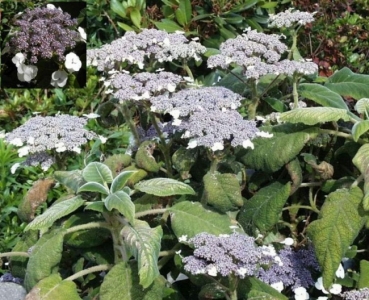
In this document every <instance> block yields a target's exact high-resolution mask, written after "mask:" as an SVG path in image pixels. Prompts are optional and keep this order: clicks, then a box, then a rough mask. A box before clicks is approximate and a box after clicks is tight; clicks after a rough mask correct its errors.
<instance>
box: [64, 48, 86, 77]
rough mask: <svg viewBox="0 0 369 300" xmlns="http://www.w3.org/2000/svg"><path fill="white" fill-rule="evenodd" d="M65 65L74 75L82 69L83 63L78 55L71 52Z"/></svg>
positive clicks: (66, 57) (66, 58)
mask: <svg viewBox="0 0 369 300" xmlns="http://www.w3.org/2000/svg"><path fill="white" fill-rule="evenodd" d="M64 65H65V67H66V68H67V70H68V71H69V72H71V73H72V72H78V71H79V69H80V68H81V67H82V62H81V60H80V59H79V57H78V55H77V54H75V53H73V52H71V53H68V54H67V55H66V56H65V63H64Z"/></svg>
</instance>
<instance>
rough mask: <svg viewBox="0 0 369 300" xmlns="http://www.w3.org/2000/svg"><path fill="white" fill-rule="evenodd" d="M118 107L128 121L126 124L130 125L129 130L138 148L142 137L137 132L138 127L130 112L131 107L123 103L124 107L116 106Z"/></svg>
mask: <svg viewBox="0 0 369 300" xmlns="http://www.w3.org/2000/svg"><path fill="white" fill-rule="evenodd" d="M116 107H117V108H118V109H119V110H120V111H121V113H122V114H123V116H124V119H125V120H126V122H127V123H128V126H129V129H130V130H131V132H132V134H133V137H134V139H135V143H136V146H138V145H139V144H140V136H139V134H138V132H137V127H136V124H135V122H133V119H132V116H131V113H130V111H129V107H128V105H127V103H123V104H122V106H119V105H116Z"/></svg>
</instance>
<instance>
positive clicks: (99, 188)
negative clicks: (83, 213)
mask: <svg viewBox="0 0 369 300" xmlns="http://www.w3.org/2000/svg"><path fill="white" fill-rule="evenodd" d="M80 192H95V193H101V194H103V195H109V190H108V188H107V187H106V186H104V185H102V184H101V183H98V182H87V183H85V184H84V185H82V186H81V187H80V188H79V189H78V193H80Z"/></svg>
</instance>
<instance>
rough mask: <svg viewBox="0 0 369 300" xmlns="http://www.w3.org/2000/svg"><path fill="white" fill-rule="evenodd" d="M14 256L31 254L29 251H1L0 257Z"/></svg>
mask: <svg viewBox="0 0 369 300" xmlns="http://www.w3.org/2000/svg"><path fill="white" fill-rule="evenodd" d="M12 256H22V257H29V254H28V253H27V252H4V253H0V258H1V257H12Z"/></svg>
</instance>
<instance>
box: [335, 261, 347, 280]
mask: <svg viewBox="0 0 369 300" xmlns="http://www.w3.org/2000/svg"><path fill="white" fill-rule="evenodd" d="M336 276H337V277H338V278H345V270H344V269H343V266H342V264H340V265H339V266H338V269H337V271H336Z"/></svg>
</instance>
